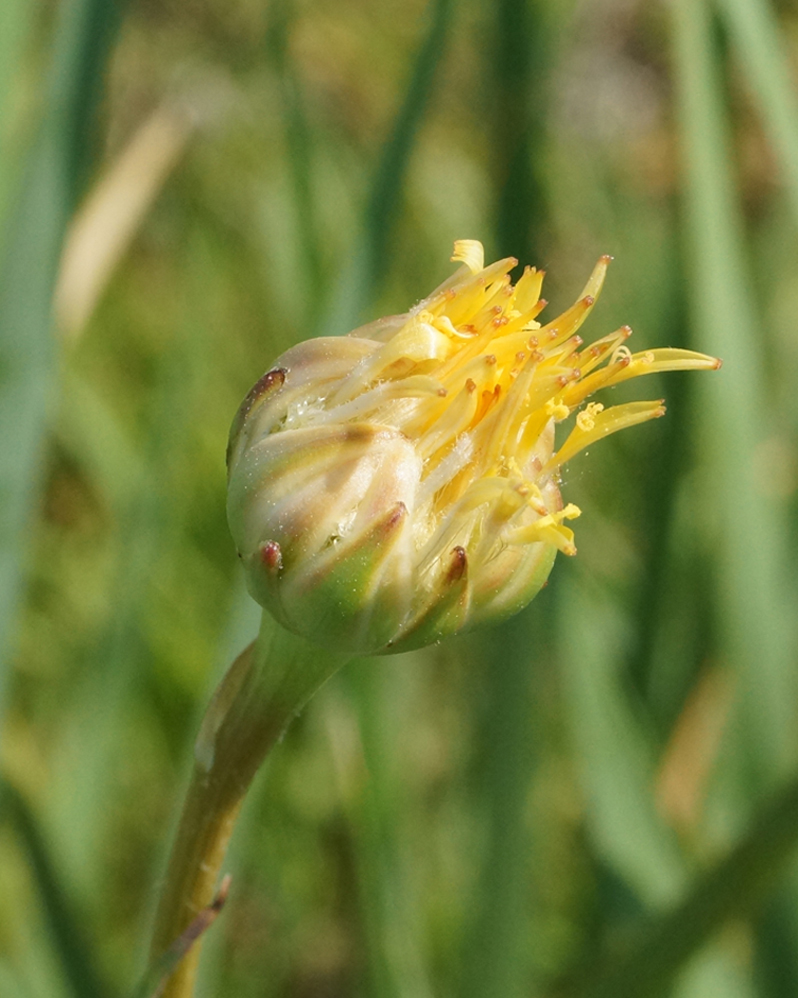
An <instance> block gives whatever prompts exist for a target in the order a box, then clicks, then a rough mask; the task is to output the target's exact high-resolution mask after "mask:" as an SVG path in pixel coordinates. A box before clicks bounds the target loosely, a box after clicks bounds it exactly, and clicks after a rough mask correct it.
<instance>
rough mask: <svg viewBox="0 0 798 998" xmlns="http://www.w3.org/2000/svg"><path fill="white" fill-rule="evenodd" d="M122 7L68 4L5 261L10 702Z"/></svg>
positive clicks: (4, 605)
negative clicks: (84, 209)
mask: <svg viewBox="0 0 798 998" xmlns="http://www.w3.org/2000/svg"><path fill="white" fill-rule="evenodd" d="M118 10H119V6H118V4H116V3H109V2H108V0H75V2H72V3H62V4H61V7H60V16H59V18H58V19H57V33H56V39H55V48H54V53H53V66H52V76H51V80H50V88H49V91H48V94H47V110H46V115H45V119H44V121H43V123H42V126H41V130H40V133H39V137H38V139H37V141H36V143H35V145H34V147H33V148H32V150H31V152H30V158H29V161H28V162H27V164H26V166H25V169H24V180H23V187H22V191H21V192H20V195H19V197H18V199H17V201H16V204H15V206H14V210H13V211H12V212H10V215H11V217H10V219H9V229H8V231H7V233H6V238H5V244H4V256H3V257H2V260H1V261H0V426H2V427H4V431H3V432H4V445H3V447H2V448H0V705H1V704H2V681H3V674H4V672H5V670H6V669H7V665H8V660H9V655H10V647H9V646H10V642H11V640H12V639H13V626H14V624H13V622H14V617H15V614H16V609H17V606H18V603H19V594H20V587H21V583H22V559H23V557H24V551H25V536H26V527H27V524H28V520H29V514H30V509H31V506H32V505H33V504H34V503H35V501H36V496H37V492H38V481H39V477H40V472H41V459H42V449H43V442H44V434H45V431H46V427H47V418H48V414H49V411H50V404H51V400H52V397H53V395H54V393H55V387H56V386H55V354H54V350H53V344H52V336H51V299H52V292H53V285H54V283H55V277H56V268H57V265H58V257H59V253H60V250H61V242H62V239H63V235H64V230H65V228H66V224H67V220H68V218H69V215H70V212H71V211H72V208H73V205H74V203H75V199H76V196H77V193H78V183H79V177H80V175H81V174H82V172H83V170H84V169H85V163H86V157H87V149H88V148H89V146H90V143H89V136H90V123H91V119H92V117H93V110H94V107H95V102H96V99H97V89H98V80H99V77H100V76H101V73H102V69H103V67H104V65H105V60H106V57H107V54H108V49H109V45H110V41H111V35H112V31H111V28H112V26H113V25H115V24H116V21H117V16H118Z"/></svg>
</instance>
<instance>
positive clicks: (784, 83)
mask: <svg viewBox="0 0 798 998" xmlns="http://www.w3.org/2000/svg"><path fill="white" fill-rule="evenodd" d="M715 3H716V4H717V6H718V9H719V10H720V12H721V13H722V14H723V17H724V20H725V22H726V24H727V25H728V28H729V32H730V34H731V36H732V38H733V40H734V44H735V47H736V48H737V50H738V51H739V54H740V58H741V60H742V64H743V68H744V70H745V74H746V76H747V78H748V82H749V84H750V86H751V89H752V90H753V92H754V95H755V97H756V99H757V101H758V104H759V110H760V113H761V115H762V119H763V122H764V125H765V129H766V130H767V132H768V135H769V136H770V140H771V142H772V143H773V148H774V150H775V152H776V155H777V157H778V161H779V166H780V167H781V171H782V174H783V176H784V181H785V184H786V186H787V194H788V196H789V199H790V203H791V205H792V210H793V213H794V215H795V220H796V222H798V95H796V92H795V82H794V80H793V74H792V73H791V69H790V60H789V53H788V50H787V46H786V45H785V42H784V35H783V32H782V30H781V28H780V27H779V22H778V18H777V16H776V12H775V10H774V9H773V4H772V3H771V2H770V0H715Z"/></svg>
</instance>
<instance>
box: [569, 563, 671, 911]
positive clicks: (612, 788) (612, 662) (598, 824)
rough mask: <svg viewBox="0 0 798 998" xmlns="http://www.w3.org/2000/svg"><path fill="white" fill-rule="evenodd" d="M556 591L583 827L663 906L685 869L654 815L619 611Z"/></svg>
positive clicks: (639, 889) (650, 768) (575, 584)
mask: <svg viewBox="0 0 798 998" xmlns="http://www.w3.org/2000/svg"><path fill="white" fill-rule="evenodd" d="M558 585H559V587H560V600H561V609H560V611H559V620H558V632H559V634H560V635H561V642H562V656H561V657H562V675H563V686H564V696H565V701H566V710H567V711H568V713H569V715H570V716H569V717H568V721H569V724H570V727H571V731H572V738H573V740H574V744H575V747H576V751H577V754H578V763H579V767H580V770H581V778H582V783H583V786H584V790H585V795H586V798H587V801H588V811H587V821H588V825H589V827H590V828H591V830H592V835H593V838H594V840H595V842H596V843H597V845H598V847H599V849H600V852H601V855H602V857H603V858H604V859H605V860H606V861H607V862H608V863H609V864H610V865H611V866H612V867H613V868H614V869H615V871H616V872H617V873H618V874H620V876H621V877H622V878H623V879H624V880H625V881H626V883H627V884H628V885H629V886H630V887H631V888H632V889H633V891H634V892H635V893H636V894H637V896H638V897H639V898H640V900H641V901H642V902H643V903H644V904H646V905H647V906H649V907H651V908H654V909H656V908H660V907H663V906H664V905H667V904H670V903H673V902H675V901H676V899H677V898H678V897H679V895H680V894H681V891H682V889H683V887H684V884H685V871H684V867H683V863H682V860H681V857H680V854H679V850H678V848H677V846H676V842H675V840H674V838H673V837H672V835H671V833H670V831H669V829H668V828H667V827H666V826H665V825H664V823H663V822H662V821H661V819H660V818H659V816H658V814H657V812H656V807H655V802H654V758H653V751H652V749H653V747H652V745H651V744H650V742H649V741H648V740H647V738H646V737H645V735H644V732H643V729H642V727H641V725H640V724H639V723H638V719H637V718H636V717H635V716H634V714H633V712H632V710H631V709H630V707H631V705H630V702H629V700H628V698H627V697H626V696H625V694H624V689H623V686H622V683H621V667H622V662H623V660H624V656H623V651H624V649H623V644H622V642H621V641H620V640H619V633H618V632H619V622H618V620H617V619H614V617H613V614H614V612H615V614H616V615H617V611H613V608H612V606H611V605H610V604H609V603H608V602H607V601H606V599H602V598H601V597H600V596H599V595H598V594H594V593H590V594H588V593H587V592H586V591H585V584H584V583H582V582H579V581H571V582H570V584H568V582H567V581H566V580H562V579H561V580H560V582H559V583H558Z"/></svg>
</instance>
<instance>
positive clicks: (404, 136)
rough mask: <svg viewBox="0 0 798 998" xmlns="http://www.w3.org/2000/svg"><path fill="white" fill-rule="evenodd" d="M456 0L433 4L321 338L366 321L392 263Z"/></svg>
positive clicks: (441, 0) (434, 0) (432, 0)
mask: <svg viewBox="0 0 798 998" xmlns="http://www.w3.org/2000/svg"><path fill="white" fill-rule="evenodd" d="M455 9H456V7H455V4H454V3H453V2H452V0H430V4H429V8H428V11H429V16H430V26H429V30H428V32H427V36H426V38H425V39H424V41H423V43H422V44H421V47H420V48H419V50H418V54H417V56H416V63H415V67H414V69H413V73H412V76H411V79H410V83H409V85H408V88H407V91H406V93H405V98H404V101H403V103H402V106H401V108H400V109H399V113H398V114H397V116H396V119H395V120H394V124H393V128H392V130H391V134H390V136H389V137H388V140H387V141H386V143H385V145H384V146H383V148H382V152H381V154H380V160H379V163H378V165H377V170H376V173H375V175H374V180H373V182H372V186H371V193H370V195H369V199H368V202H367V204H366V210H365V216H364V221H363V230H362V231H363V235H362V238H361V242H360V245H358V246H356V247H355V249H354V252H353V254H352V257H351V259H350V261H349V265H348V266H347V267H346V268H345V270H344V273H343V274H342V275H341V277H340V279H339V281H338V288H339V292H338V294H337V295H336V296H335V298H334V299H333V301H332V303H331V307H330V309H329V310H328V314H327V315H326V317H325V319H324V321H323V323H322V329H321V330H320V332H321V333H323V334H325V335H335V334H341V333H347V332H349V330H350V329H352V328H353V327H354V326H356V325H357V324H358V323H359V322H360V321H361V319H362V317H363V315H364V312H365V311H366V310H367V308H368V306H369V305H370V303H371V302H372V301H373V300H374V298H375V296H376V294H377V291H378V289H379V284H380V281H381V280H382V278H383V276H384V275H385V273H386V271H387V270H388V267H389V265H390V262H391V255H390V253H389V252H388V247H389V245H390V243H391V240H392V238H393V228H394V224H395V221H396V213H397V210H398V208H399V204H400V201H401V194H402V188H403V186H404V182H405V177H406V175H407V169H408V166H409V163H410V155H411V153H412V151H413V146H414V144H415V140H416V135H417V134H418V129H419V127H420V125H421V122H422V120H423V117H424V112H425V111H426V109H427V104H428V103H429V99H430V96H431V94H432V86H433V83H434V79H435V71H436V70H437V68H438V64H439V63H440V61H441V59H442V57H443V53H444V51H445V48H446V40H447V38H448V35H449V31H450V27H451V22H452V12H453V10H455Z"/></svg>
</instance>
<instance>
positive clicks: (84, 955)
mask: <svg viewBox="0 0 798 998" xmlns="http://www.w3.org/2000/svg"><path fill="white" fill-rule="evenodd" d="M0 805H2V810H3V812H4V813H5V816H6V819H7V820H8V821H9V823H10V824H11V825H12V827H13V829H14V831H15V832H16V833H17V835H18V836H19V838H20V840H21V842H22V845H23V846H24V848H25V851H26V853H27V855H28V858H29V860H30V868H31V872H32V874H33V877H34V879H35V881H36V886H37V887H38V890H39V895H40V897H41V901H42V909H43V912H44V916H45V918H46V921H47V925H48V927H49V930H50V937H51V940H52V944H53V947H54V949H55V950H56V952H57V953H58V956H59V958H60V961H61V966H62V968H63V972H64V976H65V978H66V980H67V981H68V983H69V986H70V987H71V989H72V992H73V993H74V995H75V998H103V996H104V995H107V994H108V990H107V988H106V987H105V985H103V984H102V983H101V981H100V977H99V974H98V972H97V968H96V967H95V966H94V961H93V959H92V955H91V954H92V950H91V948H90V946H89V943H88V940H87V938H86V933H85V931H84V929H83V927H82V925H81V921H80V918H79V916H78V914H77V912H76V911H75V908H74V905H73V904H72V903H71V901H70V899H69V898H68V897H67V893H66V891H65V889H64V884H63V883H62V881H61V878H60V876H59V875H58V872H57V870H56V868H55V865H54V863H53V860H52V857H51V855H50V852H49V850H48V848H47V846H46V843H45V840H44V836H43V835H42V833H41V830H40V828H39V825H38V822H37V821H36V818H35V816H34V814H33V811H32V810H31V809H30V807H29V806H28V803H27V801H26V800H25V798H24V797H23V796H22V794H20V793H19V791H18V790H17V789H16V788H15V787H13V786H12V785H11V784H10V783H8V782H7V781H6V780H3V779H2V778H0Z"/></svg>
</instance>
